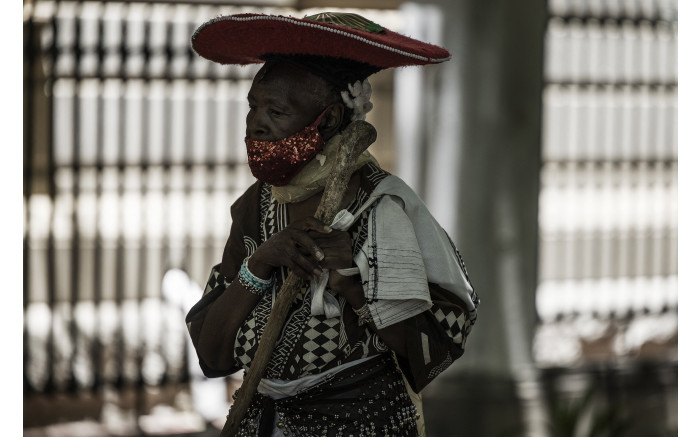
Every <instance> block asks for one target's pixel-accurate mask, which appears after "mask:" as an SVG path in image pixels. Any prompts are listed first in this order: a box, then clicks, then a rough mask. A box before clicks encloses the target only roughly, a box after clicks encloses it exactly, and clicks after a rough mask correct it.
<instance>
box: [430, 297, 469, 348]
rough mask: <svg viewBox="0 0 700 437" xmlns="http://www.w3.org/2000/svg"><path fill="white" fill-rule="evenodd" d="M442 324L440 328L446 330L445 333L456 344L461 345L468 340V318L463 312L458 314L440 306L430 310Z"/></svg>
mask: <svg viewBox="0 0 700 437" xmlns="http://www.w3.org/2000/svg"><path fill="white" fill-rule="evenodd" d="M430 310H431V311H432V313H433V315H434V316H435V318H436V319H437V321H438V322H439V323H440V326H442V328H443V329H444V330H445V333H446V334H447V335H448V336H449V337H450V338H451V339H452V341H453V342H454V343H456V344H459V345H461V344H462V343H464V341H465V340H466V337H467V336H466V324H467V318H466V316H465V315H464V313H463V312H460V313H459V314H456V313H455V311H450V310H449V309H445V311H446V312H447V313H445V311H443V309H442V308H440V307H438V306H433V307H432V308H431V309H430Z"/></svg>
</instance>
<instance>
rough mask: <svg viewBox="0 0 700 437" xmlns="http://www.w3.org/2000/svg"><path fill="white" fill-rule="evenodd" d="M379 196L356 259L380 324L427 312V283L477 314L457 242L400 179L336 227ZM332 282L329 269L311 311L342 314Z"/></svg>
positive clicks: (342, 216) (385, 183) (387, 181)
mask: <svg viewBox="0 0 700 437" xmlns="http://www.w3.org/2000/svg"><path fill="white" fill-rule="evenodd" d="M377 199H379V201H378V203H377V204H376V206H375V207H374V208H372V210H371V211H370V212H369V223H368V236H367V240H366V241H365V243H364V245H363V246H362V250H361V251H360V252H358V254H357V255H356V256H355V258H354V261H355V265H357V268H359V273H360V275H361V277H362V283H363V288H364V292H365V298H366V301H367V303H368V305H369V308H370V312H371V314H372V319H373V321H374V323H375V325H376V326H377V328H379V329H381V328H385V327H387V326H390V325H392V324H395V323H398V322H400V321H402V320H406V319H408V318H410V317H413V316H415V315H417V314H420V313H422V312H423V311H426V310H428V309H429V308H430V307H431V306H432V302H431V299H430V290H429V289H428V282H432V283H434V284H437V285H439V286H440V287H442V288H443V289H445V290H447V291H450V292H451V293H453V294H455V295H456V296H458V297H459V298H460V299H462V300H464V302H465V303H466V304H467V309H468V310H469V312H470V313H472V312H473V311H474V309H475V305H474V302H472V299H471V297H470V296H471V294H472V291H473V290H472V287H471V285H470V284H469V281H468V279H467V276H466V272H464V271H463V270H462V269H463V266H462V263H461V260H460V259H459V256H458V254H457V253H456V250H455V248H454V245H453V244H452V242H451V240H450V239H449V237H448V236H447V233H446V232H445V230H444V229H443V228H442V227H441V226H440V225H439V224H438V223H437V221H436V220H435V219H434V218H433V216H432V215H431V214H430V212H429V211H428V209H427V208H426V206H425V204H424V203H423V201H422V200H421V199H420V198H419V197H418V196H417V195H416V194H415V193H414V192H413V190H411V188H410V187H408V185H406V183H405V182H403V181H402V180H401V179H399V178H398V177H396V176H387V177H386V178H384V179H383V180H382V181H381V182H380V183H379V185H377V187H376V189H375V190H374V192H373V193H372V194H371V195H370V197H369V199H368V200H367V201H366V202H365V203H364V204H363V205H362V207H361V208H360V209H359V210H358V211H357V212H356V214H355V216H353V215H352V214H350V213H349V212H348V211H346V210H342V211H341V212H339V213H338V215H336V217H335V220H334V222H333V224H332V225H331V226H332V227H333V228H334V229H338V230H343V231H344V230H347V229H348V228H349V227H350V226H351V225H352V224H353V223H354V222H355V220H356V219H357V218H358V217H359V216H360V214H361V213H362V211H364V210H365V209H367V208H368V207H370V206H371V205H372V204H374V202H375V201H376V200H377ZM327 282H328V273H327V272H324V275H323V276H322V277H321V278H318V279H316V280H314V281H313V283H312V284H311V287H312V293H313V297H312V304H311V313H312V314H313V315H321V314H323V315H325V316H326V317H339V316H340V305H339V303H338V300H337V299H336V297H335V296H334V295H333V293H332V292H331V291H330V290H327V289H326V284H327Z"/></svg>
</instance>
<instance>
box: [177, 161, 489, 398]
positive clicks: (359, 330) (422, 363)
mask: <svg viewBox="0 0 700 437" xmlns="http://www.w3.org/2000/svg"><path fill="white" fill-rule="evenodd" d="M359 172H360V175H361V183H360V188H359V190H358V192H357V194H356V197H355V199H354V200H353V201H352V202H351V204H350V205H349V206H348V207H347V208H346V209H347V210H348V211H349V212H351V213H353V214H354V213H355V212H356V211H357V210H358V209H359V208H360V206H361V205H362V204H363V203H364V202H365V200H367V199H368V198H369V197H370V194H371V193H372V191H373V190H374V189H375V187H376V186H377V184H378V183H379V182H380V181H381V180H382V179H383V178H385V177H386V176H388V173H387V172H385V171H384V170H382V169H381V168H379V167H377V166H376V165H373V164H367V165H365V166H363V167H362V168H361V169H360V170H359ZM371 209H372V208H371V207H370V208H367V209H365V210H364V211H363V212H362V213H361V217H360V218H359V219H358V220H357V221H356V222H355V223H354V224H353V225H352V227H351V228H350V229H349V231H348V232H350V234H351V238H352V242H353V248H354V251H355V253H357V251H359V250H360V249H361V247H362V245H363V243H364V241H365V239H366V238H367V217H368V214H369V211H370V210H371ZM231 216H232V219H233V225H232V227H231V233H230V236H229V239H228V241H227V243H226V247H225V249H224V255H223V259H222V262H221V264H219V265H217V266H215V267H214V268H213V269H212V273H211V275H210V278H209V281H208V283H207V286H206V289H205V292H204V296H203V297H202V299H201V300H200V301H199V302H198V303H197V304H196V305H195V306H194V307H193V308H192V310H191V311H190V312H189V314H188V315H187V322H188V323H189V322H191V321H192V320H196V319H199V318H200V317H203V316H204V315H205V314H206V311H207V308H208V307H209V305H211V304H212V303H213V302H215V301H216V299H217V298H218V297H219V296H220V295H221V294H222V293H223V292H224V291H225V290H226V288H227V287H228V285H229V284H230V283H231V281H233V280H234V279H233V278H235V277H236V274H237V272H238V270H239V268H240V265H241V263H242V261H243V259H244V258H245V257H247V256H250V255H251V254H252V253H253V252H254V251H255V250H256V248H257V247H258V246H259V245H260V244H261V243H262V242H264V241H265V240H266V239H267V238H269V237H270V236H272V235H273V234H274V233H276V232H278V231H280V230H282V229H284V228H285V227H286V226H287V225H288V223H289V215H288V211H287V206H286V205H285V204H280V203H278V202H276V201H275V199H274V197H273V196H272V195H271V187H270V185H268V184H265V183H260V182H256V183H255V184H254V185H252V186H251V187H250V188H249V189H248V190H247V191H246V192H245V193H244V194H243V195H242V196H241V197H240V198H239V199H238V200H237V201H236V202H235V203H234V204H233V206H232V207H231ZM285 270H286V269H283V268H280V269H278V271H277V272H276V273H275V274H276V276H277V278H276V279H277V281H276V284H277V285H276V286H275V289H274V290H273V291H272V292H270V293H267V294H266V295H264V296H263V298H262V299H261V300H260V301H259V303H258V305H257V306H256V307H255V309H254V310H253V311H252V312H251V314H250V315H249V316H248V318H247V319H246V321H245V323H244V324H243V326H241V328H240V330H239V331H238V334H237V337H236V342H235V357H234V358H235V361H236V367H235V368H232V369H211V368H208V367H207V366H206V365H205V364H204V363H203V362H202V361H201V360H200V365H201V366H202V369H203V371H204V373H205V375H207V376H223V375H226V374H230V373H233V372H235V371H237V370H240V369H245V370H247V369H248V368H249V366H250V363H251V362H252V359H253V356H254V355H255V351H256V349H257V346H258V341H259V340H260V336H261V334H262V331H263V328H264V327H265V324H266V321H267V319H268V317H269V315H270V310H271V308H272V304H273V302H274V299H275V296H276V293H277V291H278V290H279V288H280V286H281V284H282V283H283V281H284V278H285V277H286V274H287V272H286V271H285ZM429 288H430V297H431V299H432V308H430V310H429V311H425V312H423V313H421V314H419V315H418V316H415V317H412V318H410V319H407V320H405V321H404V326H405V329H406V332H405V333H406V342H407V345H406V346H407V352H408V354H407V357H406V358H403V357H397V361H398V364H399V367H400V368H401V370H402V371H403V373H404V375H405V377H406V379H407V380H408V382H409V383H410V385H411V387H412V388H413V389H414V391H416V392H418V391H420V390H421V389H423V387H425V386H426V385H427V384H428V383H429V382H430V381H431V380H432V379H434V378H435V377H436V376H437V375H438V374H440V373H441V372H442V371H444V370H445V369H446V368H447V367H448V366H449V365H450V364H451V363H452V362H453V361H454V360H455V359H457V358H458V357H459V356H461V355H462V353H463V352H464V343H465V340H466V337H467V335H468V333H469V332H470V330H471V327H472V323H473V322H474V319H475V316H474V315H473V314H468V312H467V307H466V305H465V303H464V302H463V301H462V300H461V299H460V298H458V297H457V296H455V295H453V294H452V293H450V292H448V291H446V290H444V289H442V288H440V287H438V286H437V285H434V284H432V283H431V284H429ZM337 298H338V301H339V303H340V308H341V317H334V318H327V317H325V316H323V315H320V316H312V315H311V293H310V292H309V290H308V284H307V286H306V287H304V288H303V289H302V290H301V291H300V292H299V293H298V294H297V296H296V299H295V300H294V302H293V303H292V306H291V309H290V311H289V315H288V317H287V321H286V324H285V326H284V328H283V334H282V337H281V339H280V340H279V341H278V344H277V346H276V348H275V350H274V352H273V354H272V357H271V359H270V363H269V365H268V368H267V370H266V373H265V375H264V377H265V378H274V379H281V380H294V379H298V378H300V377H303V376H306V375H311V374H317V373H320V372H323V371H326V370H329V369H331V368H333V367H336V366H338V365H341V364H344V363H348V362H351V361H355V360H358V359H361V358H365V357H371V356H375V355H380V354H387V353H388V352H389V349H388V348H387V346H386V344H384V342H383V341H382V340H381V338H380V337H379V336H378V335H377V334H376V333H375V332H373V331H372V329H371V328H369V327H368V326H367V325H365V326H359V325H358V318H357V315H355V313H354V312H353V311H352V308H351V307H350V305H349V304H347V302H346V301H345V299H344V298H343V297H342V296H340V295H337ZM477 299H478V298H476V296H475V295H474V299H473V300H474V301H475V302H478V300H477Z"/></svg>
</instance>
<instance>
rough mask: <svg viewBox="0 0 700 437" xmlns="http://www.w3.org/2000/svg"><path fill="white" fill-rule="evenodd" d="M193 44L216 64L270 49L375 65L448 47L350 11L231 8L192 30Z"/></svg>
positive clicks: (422, 57)
mask: <svg viewBox="0 0 700 437" xmlns="http://www.w3.org/2000/svg"><path fill="white" fill-rule="evenodd" d="M192 48H193V49H194V51H195V52H197V53H198V54H199V55H200V56H202V57H204V58H206V59H209V60H211V61H214V62H218V63H219V64H238V65H247V64H257V63H262V62H264V61H265V59H266V57H268V56H269V55H282V56H287V55H310V56H325V57H334V58H342V59H350V60H352V61H357V62H362V63H366V64H370V65H372V66H374V67H378V68H377V69H385V68H392V67H402V66H409V65H425V64H438V63H440V62H444V61H447V60H449V59H450V53H449V52H448V51H447V50H446V49H444V48H442V47H439V46H436V45H433V44H428V43H425V42H422V41H419V40H416V39H413V38H409V37H407V36H404V35H401V34H399V33H396V32H393V31H391V30H389V29H386V28H384V27H382V26H380V25H378V24H376V23H373V22H372V21H370V20H368V19H366V18H364V17H362V16H360V15H357V14H350V13H338V12H326V13H321V14H316V15H312V16H306V17H304V18H293V17H285V16H279V15H266V14H236V15H226V16H220V17H217V18H214V19H212V20H210V21H208V22H206V23H204V24H202V25H201V26H200V27H199V28H198V29H197V30H196V31H195V32H194V34H193V35H192Z"/></svg>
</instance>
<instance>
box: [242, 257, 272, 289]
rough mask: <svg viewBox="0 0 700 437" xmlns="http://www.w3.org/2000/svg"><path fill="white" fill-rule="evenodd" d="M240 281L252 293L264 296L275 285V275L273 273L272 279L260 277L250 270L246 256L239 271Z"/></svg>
mask: <svg viewBox="0 0 700 437" xmlns="http://www.w3.org/2000/svg"><path fill="white" fill-rule="evenodd" d="M238 282H240V283H241V285H242V286H243V288H245V289H246V290H248V291H250V292H251V293H253V294H256V295H258V296H262V295H263V294H265V292H267V290H269V289H270V288H272V286H273V285H275V275H272V277H271V278H270V279H260V278H258V277H257V276H255V275H254V274H252V273H251V272H250V270H248V258H246V259H244V260H243V264H241V269H240V270H239V271H238Z"/></svg>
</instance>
